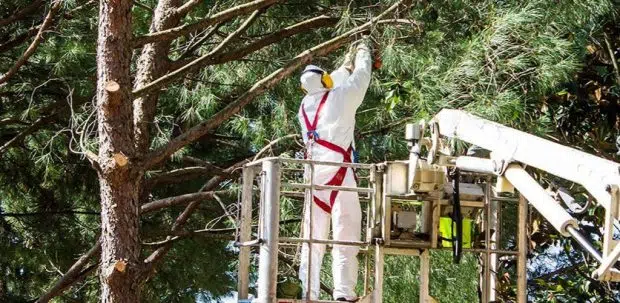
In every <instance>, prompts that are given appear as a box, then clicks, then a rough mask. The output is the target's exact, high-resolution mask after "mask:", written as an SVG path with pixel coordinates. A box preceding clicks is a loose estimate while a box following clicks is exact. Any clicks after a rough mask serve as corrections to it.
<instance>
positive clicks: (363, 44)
mask: <svg viewBox="0 0 620 303" xmlns="http://www.w3.org/2000/svg"><path fill="white" fill-rule="evenodd" d="M371 45H372V40H371V39H370V36H362V39H360V40H359V43H358V44H357V50H362V49H364V50H366V51H368V52H370V50H371V49H370V47H371Z"/></svg>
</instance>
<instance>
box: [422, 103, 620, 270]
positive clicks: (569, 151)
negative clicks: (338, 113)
mask: <svg viewBox="0 0 620 303" xmlns="http://www.w3.org/2000/svg"><path fill="white" fill-rule="evenodd" d="M431 123H432V126H433V127H432V128H431V130H432V131H433V135H434V137H435V139H433V140H431V141H432V144H433V146H432V148H431V151H432V152H431V154H429V157H428V159H429V160H430V161H433V159H435V158H436V157H435V156H434V153H435V152H436V151H437V150H439V146H438V143H437V142H439V141H438V140H437V139H438V138H437V137H438V136H439V135H441V136H445V137H450V138H458V139H460V140H462V141H465V142H468V143H471V144H474V145H476V146H479V147H482V148H484V149H487V150H489V151H491V152H492V158H493V159H492V160H490V159H481V158H473V157H465V156H463V157H458V158H457V159H456V161H455V164H456V166H457V167H459V168H462V169H465V170H470V171H472V170H473V171H482V172H486V173H495V174H498V175H503V176H504V177H505V178H506V179H508V181H510V183H511V184H512V185H513V186H514V187H515V188H517V189H518V190H519V192H521V194H522V195H524V196H525V197H526V198H527V199H528V200H529V202H530V204H531V205H532V206H534V208H536V209H537V210H538V212H539V213H540V214H541V215H542V216H543V217H545V219H547V220H548V221H549V222H550V223H551V224H552V225H553V226H554V227H555V228H556V229H557V230H558V231H559V232H560V233H561V234H562V235H564V236H571V237H573V238H574V239H575V240H576V241H577V242H578V243H579V244H580V245H581V246H582V247H583V248H584V249H586V250H587V251H588V252H589V253H590V254H592V255H593V256H594V257H595V258H596V259H597V260H598V261H599V262H600V263H601V265H600V267H599V268H598V269H597V270H596V271H594V273H593V277H594V278H597V279H600V280H607V281H609V280H614V281H620V271H618V270H617V269H615V268H612V265H613V264H615V263H616V262H617V260H618V257H619V256H620V245H616V244H617V242H618V241H615V240H614V239H613V225H614V222H615V221H617V220H618V219H619V215H620V207H619V204H620V201H619V199H620V198H619V196H620V194H618V193H619V192H620V189H619V188H620V164H618V163H616V162H613V161H609V160H606V159H603V158H599V157H596V156H593V155H590V154H588V153H585V152H582V151H579V150H576V149H574V148H570V147H566V146H563V145H560V144H557V143H555V142H551V141H548V140H545V139H542V138H539V137H536V136H534V135H530V134H528V133H525V132H522V131H519V130H516V129H513V128H510V127H506V126H503V125H501V124H498V123H495V122H492V121H488V120H485V119H482V118H479V117H476V116H474V115H471V114H469V113H466V112H463V111H460V110H453V109H444V110H442V111H440V112H439V113H438V114H437V115H436V116H435V117H434V118H433V120H432V121H431ZM516 162H520V163H522V164H525V165H529V166H533V167H535V168H538V169H540V170H543V171H546V172H548V173H550V174H553V175H555V176H558V177H560V178H563V179H566V180H569V181H572V182H575V183H578V184H581V185H582V186H583V187H585V188H586V189H587V190H588V191H589V192H590V194H591V195H592V196H593V197H594V198H595V199H596V200H597V202H598V203H599V204H600V205H602V206H603V207H605V209H606V214H605V225H604V226H603V230H604V236H603V252H602V254H601V253H599V252H598V251H597V250H596V249H595V248H594V247H593V246H592V245H591V244H590V243H589V242H588V240H587V239H586V238H584V237H583V236H582V235H581V234H580V233H579V231H578V227H579V226H578V222H577V220H575V219H574V218H573V217H571V216H570V214H569V213H568V212H567V211H566V210H565V209H564V208H563V207H562V206H560V205H559V204H557V203H555V201H554V200H553V199H552V198H551V197H550V196H549V194H548V193H547V192H546V191H545V190H544V189H543V188H542V187H541V186H540V184H538V183H537V182H536V181H535V180H534V179H533V178H531V177H530V176H529V175H528V174H527V172H525V170H524V169H523V168H522V167H521V166H520V165H517V164H516ZM511 163H515V164H511Z"/></svg>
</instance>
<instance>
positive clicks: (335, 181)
mask: <svg viewBox="0 0 620 303" xmlns="http://www.w3.org/2000/svg"><path fill="white" fill-rule="evenodd" d="M328 96H329V91H327V92H325V94H323V97H322V98H321V102H320V103H319V106H318V107H317V110H316V113H315V115H314V119H313V121H312V123H310V119H308V114H306V109H305V108H304V106H303V104H302V105H301V113H302V115H303V117H304V122H305V124H306V131H307V136H308V140H312V141H313V142H314V143H316V144H319V145H321V146H323V147H325V148H327V149H329V150H331V151H333V152H335V153H338V154H341V155H342V158H343V159H342V162H344V163H351V162H352V159H351V156H352V152H353V144H351V145H349V148H348V149H346V150H345V149H344V148H342V147H340V146H338V145H337V144H334V143H332V142H329V141H327V140H323V139H321V138H320V137H319V134H318V133H317V132H316V127H317V124H318V121H319V115H320V113H321V111H322V109H323V106H324V105H325V103H326V102H327V97H328ZM306 158H307V154H306ZM348 169H349V168H348V167H340V168H339V169H338V171H336V174H334V176H333V177H332V178H331V179H330V180H329V181H328V182H327V183H325V185H329V186H341V185H342V183H344V178H345V177H346V175H347V170H348ZM352 171H353V170H352ZM353 177H355V180H356V181H357V177H356V176H355V171H353ZM338 193H339V191H337V190H332V191H331V193H330V195H329V203H327V202H326V201H323V200H321V199H319V198H318V197H317V196H314V195H313V197H312V200H313V202H314V203H315V204H316V205H317V206H318V207H319V208H321V209H322V210H324V211H325V212H327V213H331V211H332V207H333V206H334V203H335V202H336V198H337V197H338Z"/></svg>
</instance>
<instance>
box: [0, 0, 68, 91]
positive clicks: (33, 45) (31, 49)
mask: <svg viewBox="0 0 620 303" xmlns="http://www.w3.org/2000/svg"><path fill="white" fill-rule="evenodd" d="M61 4H62V0H55V2H53V4H52V7H51V8H50V11H49V12H48V13H47V16H45V19H44V20H43V24H41V27H40V28H39V32H38V33H37V35H36V37H35V38H34V41H32V43H31V44H30V46H28V49H26V52H24V54H23V55H22V56H21V57H20V58H19V59H18V60H17V62H16V63H15V65H13V67H11V68H10V69H9V70H8V71H7V72H6V73H5V74H4V75H2V77H0V84H2V83H5V82H6V81H8V80H9V79H10V78H11V77H13V76H14V75H15V74H16V73H17V71H18V70H19V68H20V67H22V65H24V64H26V61H28V58H30V56H32V54H34V52H35V51H36V50H37V48H38V47H39V44H41V41H42V40H43V33H44V32H45V30H46V29H47V28H48V27H49V26H50V24H51V23H52V21H53V19H54V15H55V14H56V13H57V12H58V10H59V9H60V6H61Z"/></svg>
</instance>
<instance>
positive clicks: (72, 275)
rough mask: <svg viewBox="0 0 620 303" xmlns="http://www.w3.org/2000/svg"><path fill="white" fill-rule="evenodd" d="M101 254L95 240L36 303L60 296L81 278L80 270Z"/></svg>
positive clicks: (99, 241) (42, 302)
mask: <svg viewBox="0 0 620 303" xmlns="http://www.w3.org/2000/svg"><path fill="white" fill-rule="evenodd" d="M100 252H101V238H100V239H98V240H97V243H96V244H95V245H94V246H93V247H92V248H91V249H89V250H88V251H87V252H86V253H85V254H83V255H82V256H81V257H80V258H79V259H78V260H77V261H76V262H75V263H74V264H73V265H72V266H71V268H69V270H67V271H66V272H65V274H64V275H63V276H62V277H61V278H60V279H59V280H58V281H56V283H54V286H52V288H50V290H48V291H47V292H46V293H44V294H43V295H42V296H40V297H39V299H37V301H36V303H44V302H45V303H46V302H49V301H50V300H51V299H52V298H54V297H56V296H58V295H60V294H61V293H62V292H63V291H64V290H65V289H66V288H67V287H69V286H71V285H72V284H73V283H75V282H76V281H77V280H78V279H79V278H80V277H81V276H83V272H82V268H84V266H86V264H88V261H89V260H90V259H91V258H93V257H95V256H97V257H98V256H99V254H100Z"/></svg>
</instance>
